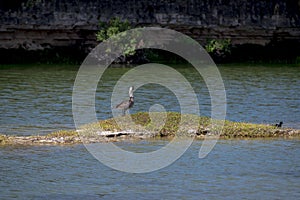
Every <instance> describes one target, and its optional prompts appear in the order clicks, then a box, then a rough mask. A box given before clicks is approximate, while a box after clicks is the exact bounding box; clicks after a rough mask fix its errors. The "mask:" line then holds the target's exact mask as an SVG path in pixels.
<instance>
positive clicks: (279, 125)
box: [275, 122, 283, 128]
mask: <svg viewBox="0 0 300 200" xmlns="http://www.w3.org/2000/svg"><path fill="white" fill-rule="evenodd" d="M282 124H283V122H279V124H275V127H277V128H280V127H282Z"/></svg>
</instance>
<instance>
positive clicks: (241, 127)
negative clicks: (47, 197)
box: [0, 112, 300, 145]
mask: <svg viewBox="0 0 300 200" xmlns="http://www.w3.org/2000/svg"><path fill="white" fill-rule="evenodd" d="M130 121H132V122H133V123H130ZM215 122H216V123H220V122H221V121H218V120H216V121H215ZM129 129H130V130H131V131H133V132H144V133H145V134H146V133H147V132H152V133H154V134H152V135H151V137H168V136H169V137H172V136H175V135H177V136H178V133H179V134H180V133H185V134H190V135H191V136H196V138H200V139H201V138H204V137H205V136H206V135H213V134H216V131H215V130H214V128H212V126H211V119H210V118H209V117H203V116H200V117H199V116H195V115H190V114H180V113H176V112H167V113H146V112H139V113H135V114H132V115H126V116H124V117H117V118H111V119H107V120H101V121H99V122H97V123H92V124H87V125H85V126H83V127H82V128H81V131H82V132H77V131H75V130H61V131H57V132H53V133H51V134H48V135H45V136H9V135H3V134H0V144H1V145H9V144H27V143H30V144H52V143H53V144H74V143H80V142H82V141H81V140H80V138H81V139H83V138H88V139H87V141H88V140H89V137H94V136H97V137H99V135H98V133H99V131H100V132H101V131H111V132H117V131H124V130H129ZM79 136H80V137H79ZM272 137H300V130H295V129H289V128H276V127H275V126H272V125H265V124H252V123H245V122H232V121H227V120H226V121H225V122H224V127H223V129H222V131H221V134H220V138H223V139H231V138H241V139H242V138H272ZM94 138H95V137H94ZM101 138H104V137H103V136H102V137H101ZM125 139H126V137H125ZM93 141H94V142H99V141H100V142H101V141H111V140H107V139H105V140H103V139H102V140H101V139H100V140H93Z"/></svg>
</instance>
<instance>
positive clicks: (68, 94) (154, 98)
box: [0, 66, 300, 135]
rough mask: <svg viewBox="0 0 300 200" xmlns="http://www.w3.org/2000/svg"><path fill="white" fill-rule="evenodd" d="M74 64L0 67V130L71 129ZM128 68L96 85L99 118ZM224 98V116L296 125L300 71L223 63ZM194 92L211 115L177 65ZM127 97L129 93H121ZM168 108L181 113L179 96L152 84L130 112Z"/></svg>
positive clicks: (200, 86) (188, 73)
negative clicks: (224, 64) (225, 110)
mask: <svg viewBox="0 0 300 200" xmlns="http://www.w3.org/2000/svg"><path fill="white" fill-rule="evenodd" d="M77 70H78V68H77V67H65V66H60V67H54V66H50V67H49V66H48V67H41V66H38V67H28V66H26V67H14V68H3V69H0V94H1V98H0V105H1V107H0V113H1V114H0V133H4V134H18V135H38V134H39V135H43V134H47V133H50V132H53V131H57V130H61V129H74V121H73V118H72V117H73V115H72V89H73V84H74V80H75V78H76V74H77ZM128 70H129V69H128V68H127V69H126V68H122V69H115V68H113V69H110V70H108V71H107V72H106V74H105V75H104V76H103V77H104V79H103V80H101V82H100V83H99V84H98V90H97V93H96V110H97V117H98V119H105V118H108V117H112V112H111V108H112V107H113V106H115V105H111V102H110V96H111V91H112V90H113V86H114V85H115V84H116V81H117V80H118V79H119V78H120V77H121V76H122V75H123V74H124V73H125V72H127V71H128ZM219 70H220V72H221V75H222V78H223V81H224V85H225V89H226V96H227V116H226V118H227V119H229V120H233V121H245V122H254V123H274V124H275V123H278V122H279V121H283V122H284V126H286V127H293V128H300V112H299V110H300V95H299V91H300V69H299V67H291V66H290V67H288V66H276V67H264V66H251V67H247V66H221V67H219ZM178 71H179V72H181V73H182V74H183V75H184V76H185V77H186V78H187V79H188V80H189V81H190V83H191V84H192V86H193V87H194V90H195V92H196V93H197V96H198V100H199V104H200V113H201V115H206V116H210V114H211V113H210V111H211V105H210V96H209V93H208V91H207V88H206V86H205V84H204V82H203V80H202V79H201V77H200V76H198V75H197V73H195V71H192V70H191V69H190V68H188V69H183V68H178ZM124 94H125V95H127V91H125V92H124ZM157 103H158V104H161V105H162V106H164V107H165V109H166V110H167V111H180V107H179V105H178V100H177V98H176V96H174V94H173V93H172V92H171V91H169V90H168V89H166V88H164V87H161V86H159V85H155V84H150V85H146V86H144V87H141V88H139V89H138V90H136V91H135V106H134V108H133V109H132V112H133V113H135V112H138V111H148V110H149V108H150V107H151V106H152V105H153V104H157Z"/></svg>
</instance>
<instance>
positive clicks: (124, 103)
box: [116, 86, 134, 116]
mask: <svg viewBox="0 0 300 200" xmlns="http://www.w3.org/2000/svg"><path fill="white" fill-rule="evenodd" d="M133 90H134V87H133V86H131V87H130V88H129V91H128V94H129V100H125V101H122V102H121V103H120V104H118V105H117V106H116V108H118V109H122V112H123V116H124V115H125V112H126V110H128V109H130V108H132V106H133V104H134V97H133Z"/></svg>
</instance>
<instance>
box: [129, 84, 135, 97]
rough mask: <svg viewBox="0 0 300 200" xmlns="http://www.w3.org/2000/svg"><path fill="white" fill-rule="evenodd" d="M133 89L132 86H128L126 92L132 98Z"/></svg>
mask: <svg viewBox="0 0 300 200" xmlns="http://www.w3.org/2000/svg"><path fill="white" fill-rule="evenodd" d="M133 90H134V87H133V86H131V87H130V88H129V91H128V94H129V97H130V98H131V97H132V98H133Z"/></svg>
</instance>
